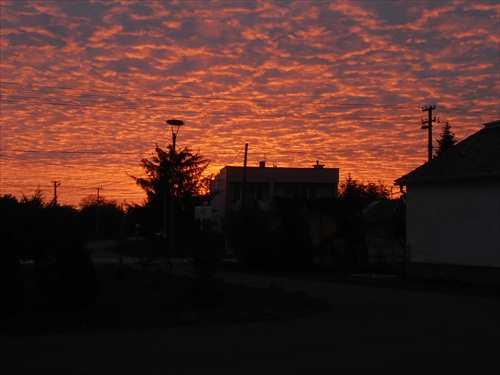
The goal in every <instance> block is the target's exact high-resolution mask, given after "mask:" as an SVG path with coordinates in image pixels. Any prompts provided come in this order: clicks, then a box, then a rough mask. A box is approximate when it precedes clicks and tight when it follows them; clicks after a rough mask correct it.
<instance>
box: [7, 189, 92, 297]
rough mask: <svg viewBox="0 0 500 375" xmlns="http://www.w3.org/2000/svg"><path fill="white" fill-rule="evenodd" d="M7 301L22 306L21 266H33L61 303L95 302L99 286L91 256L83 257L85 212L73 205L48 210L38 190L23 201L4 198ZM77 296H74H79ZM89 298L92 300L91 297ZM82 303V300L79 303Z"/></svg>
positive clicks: (44, 286) (48, 290) (43, 285)
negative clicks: (92, 294) (23, 263)
mask: <svg viewBox="0 0 500 375" xmlns="http://www.w3.org/2000/svg"><path fill="white" fill-rule="evenodd" d="M0 212H1V215H2V222H1V230H0V238H1V241H2V247H1V249H0V258H1V260H2V262H1V268H2V270H1V271H2V276H1V279H2V286H1V287H0V289H1V293H2V294H1V298H4V299H5V301H6V302H7V303H10V304H11V305H12V306H13V307H14V305H16V304H19V305H20V304H22V296H23V290H22V285H23V283H22V280H20V279H19V266H20V261H21V260H23V261H33V262H34V264H35V265H36V270H37V272H39V276H40V282H41V286H42V289H43V290H44V291H45V292H46V293H47V295H49V296H50V298H51V299H52V300H54V301H58V303H60V302H63V301H64V303H66V302H68V305H75V306H80V305H84V304H86V303H87V302H88V301H89V300H90V293H88V292H89V291H88V290H78V286H81V288H80V289H82V288H83V289H85V288H90V289H92V288H93V286H89V285H91V284H93V283H94V281H89V280H90V279H92V275H93V266H92V262H91V260H90V254H84V253H83V243H84V241H83V236H82V231H81V228H82V226H81V221H80V218H81V217H80V213H79V212H78V211H77V210H76V209H74V208H72V207H69V206H56V205H52V204H50V205H46V204H44V202H43V197H42V196H41V194H40V192H39V191H37V192H36V193H35V195H33V196H32V197H23V198H22V199H21V201H17V199H15V198H14V197H11V196H4V197H1V198H0ZM73 292H74V293H73ZM86 293H87V295H85V294H86ZM77 300H78V301H77Z"/></svg>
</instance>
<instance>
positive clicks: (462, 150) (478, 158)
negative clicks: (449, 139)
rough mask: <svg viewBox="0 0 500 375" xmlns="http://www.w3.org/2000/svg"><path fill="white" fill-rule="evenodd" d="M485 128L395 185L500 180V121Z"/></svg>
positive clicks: (488, 124) (405, 176)
mask: <svg viewBox="0 0 500 375" xmlns="http://www.w3.org/2000/svg"><path fill="white" fill-rule="evenodd" d="M484 126H485V127H484V129H481V130H479V131H478V132H476V133H474V134H472V135H471V136H470V137H468V138H466V139H464V140H463V141H461V142H459V143H458V144H456V145H455V146H453V147H451V148H450V149H448V150H447V151H446V152H444V153H443V154H441V155H439V156H437V157H435V158H433V159H432V160H431V161H429V162H427V163H425V164H423V165H421V166H420V167H418V168H416V169H414V170H413V171H412V172H410V173H408V174H406V175H404V176H403V177H400V178H399V179H397V180H396V184H398V185H408V184H414V183H421V182H430V181H435V182H438V181H455V180H477V179H492V178H500V120H497V121H493V122H489V123H486V124H484Z"/></svg>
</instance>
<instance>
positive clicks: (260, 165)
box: [259, 160, 266, 168]
mask: <svg viewBox="0 0 500 375" xmlns="http://www.w3.org/2000/svg"><path fill="white" fill-rule="evenodd" d="M259 167H260V168H265V167H266V161H265V160H262V161H259Z"/></svg>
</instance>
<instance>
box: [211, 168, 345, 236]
mask: <svg viewBox="0 0 500 375" xmlns="http://www.w3.org/2000/svg"><path fill="white" fill-rule="evenodd" d="M338 184H339V169H338V168H324V167H323V166H322V165H320V164H319V162H317V163H316V165H314V166H313V167H311V168H278V167H272V168H268V167H266V166H265V163H264V162H261V163H260V166H259V167H233V166H227V167H224V168H223V169H222V170H221V171H220V172H219V174H218V175H217V176H216V177H215V179H214V181H213V182H212V186H211V190H212V192H213V193H214V194H215V195H214V197H213V199H212V201H211V206H212V208H213V216H212V220H214V221H215V222H216V223H218V224H219V226H220V223H221V222H222V221H223V220H224V218H225V217H226V216H227V214H228V213H229V212H231V211H235V210H241V209H242V208H244V207H245V208H247V209H259V210H261V211H267V212H270V213H273V212H275V211H276V199H277V198H297V199H301V200H303V201H304V202H308V201H309V202H310V201H315V200H319V199H322V198H336V197H337V195H338ZM303 209H304V215H305V217H306V220H307V221H308V224H309V226H310V228H311V235H312V238H313V242H318V241H320V240H321V238H322V237H324V236H326V235H327V232H329V231H330V232H331V231H333V230H334V229H335V222H334V217H333V214H332V215H325V214H324V213H319V212H316V211H315V210H311V209H306V208H305V207H304V208H303Z"/></svg>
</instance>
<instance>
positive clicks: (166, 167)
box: [129, 145, 211, 247]
mask: <svg viewBox="0 0 500 375" xmlns="http://www.w3.org/2000/svg"><path fill="white" fill-rule="evenodd" d="M208 164H209V160H207V159H205V158H204V157H203V156H202V155H200V154H198V153H192V152H191V151H190V150H189V149H187V148H184V149H182V150H181V151H176V152H175V153H174V150H173V148H172V146H171V145H169V146H168V148H167V150H166V151H165V150H163V149H161V148H160V147H158V146H156V148H155V156H153V157H152V158H151V160H150V159H142V161H141V165H142V167H143V169H144V171H145V173H146V177H135V176H131V177H132V178H133V179H134V180H135V181H136V183H137V185H139V186H140V187H141V188H142V189H143V190H144V191H145V192H146V196H147V198H146V202H145V205H144V206H135V207H133V209H132V212H131V217H130V220H129V223H131V224H132V225H137V224H139V227H140V231H141V233H142V234H144V235H147V236H149V235H154V234H155V233H160V232H161V231H162V229H163V224H164V222H163V221H164V215H165V211H164V210H165V209H166V208H168V207H170V204H171V203H170V200H171V197H172V194H171V187H172V186H173V188H174V196H175V201H174V210H175V234H176V235H175V238H176V239H178V241H176V242H181V243H178V244H177V245H178V246H180V247H183V246H184V247H185V246H186V242H185V241H181V240H184V239H189V238H190V236H191V233H193V230H195V228H194V226H195V222H194V207H196V206H203V205H206V204H208V200H209V198H210V181H211V176H206V175H205V170H206V168H207V167H208ZM172 171H173V173H172ZM168 220H169V215H166V221H167V223H166V224H167V225H168V224H169V223H168ZM182 242H183V243H182Z"/></svg>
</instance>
